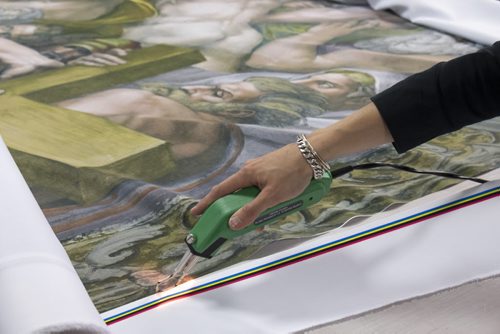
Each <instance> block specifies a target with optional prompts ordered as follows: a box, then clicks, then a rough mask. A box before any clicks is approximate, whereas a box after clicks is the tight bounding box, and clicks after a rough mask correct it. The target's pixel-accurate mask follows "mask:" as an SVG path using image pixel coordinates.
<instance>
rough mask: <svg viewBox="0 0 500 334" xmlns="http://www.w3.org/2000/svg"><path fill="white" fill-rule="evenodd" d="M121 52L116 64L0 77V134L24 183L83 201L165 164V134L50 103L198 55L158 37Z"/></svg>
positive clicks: (162, 170) (168, 161)
mask: <svg viewBox="0 0 500 334" xmlns="http://www.w3.org/2000/svg"><path fill="white" fill-rule="evenodd" d="M125 60H126V61H127V63H126V64H123V65H118V66H109V67H84V66H69V67H65V68H61V69H55V70H50V71H44V72H39V73H34V74H31V75H27V76H23V77H20V78H16V79H12V80H9V81H5V82H2V83H0V89H1V91H0V92H1V95H0V135H1V136H2V138H3V139H4V141H5V143H6V144H7V146H8V147H9V149H10V152H11V153H12V155H13V157H14V158H15V160H16V163H17V164H18V167H19V168H20V170H21V172H22V173H23V176H24V177H25V179H26V180H27V182H28V183H29V184H30V185H32V186H33V185H35V186H41V187H48V188H49V189H52V190H54V191H57V192H58V193H61V194H64V195H65V196H67V197H68V198H70V199H73V200H75V201H78V202H89V201H93V200H96V199H98V198H100V197H102V196H103V195H105V194H106V193H107V192H108V191H109V190H110V189H111V188H113V187H114V186H115V185H116V184H117V183H118V182H120V181H121V180H124V179H142V180H154V179H157V178H159V177H161V176H164V175H165V174H167V173H168V172H169V171H170V170H172V168H173V167H174V162H173V160H172V158H171V153H170V151H169V144H168V143H167V142H165V141H163V140H160V139H157V138H153V137H150V136H148V135H145V134H142V133H139V132H136V131H133V130H130V129H128V128H125V127H122V126H120V125H117V124H114V123H112V122H110V121H108V120H105V119H103V118H100V117H97V116H94V115H90V114H86V113H81V112H77V111H73V110H68V109H64V108H60V107H56V106H53V105H50V103H54V102H58V101H61V100H65V99H69V98H73V97H77V96H81V95H84V94H89V93H93V92H96V91H100V90H103V89H106V88H109V87H112V86H114V85H117V84H123V83H128V82H132V81H135V80H139V79H142V78H146V77H151V76H154V75H157V74H160V73H164V72H168V71H171V70H175V69H179V68H182V67H185V66H189V65H192V64H195V63H198V62H200V61H202V60H204V58H203V56H202V55H201V54H200V53H199V52H198V51H196V50H193V49H188V48H180V47H172V46H166V45H159V46H154V47H150V48H145V49H140V50H136V51H133V52H131V53H130V54H129V55H128V56H127V57H125Z"/></svg>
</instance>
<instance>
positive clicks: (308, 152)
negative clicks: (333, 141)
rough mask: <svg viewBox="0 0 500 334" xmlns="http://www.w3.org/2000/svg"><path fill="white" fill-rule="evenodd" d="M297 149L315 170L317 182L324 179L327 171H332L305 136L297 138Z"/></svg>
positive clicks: (301, 135) (314, 175) (314, 174)
mask: <svg viewBox="0 0 500 334" xmlns="http://www.w3.org/2000/svg"><path fill="white" fill-rule="evenodd" d="M297 147H298V148H299V151H300V153H301V154H302V156H303V157H304V159H305V160H306V161H307V163H308V164H309V166H310V167H311V169H312V170H313V177H314V179H315V180H317V179H320V178H322V177H323V174H324V173H325V171H330V165H329V164H328V163H326V162H325V161H324V160H323V159H321V157H320V156H319V155H318V153H316V151H315V150H314V148H313V147H312V145H311V143H309V141H308V140H307V138H306V136H305V135H304V134H300V135H299V136H298V137H297Z"/></svg>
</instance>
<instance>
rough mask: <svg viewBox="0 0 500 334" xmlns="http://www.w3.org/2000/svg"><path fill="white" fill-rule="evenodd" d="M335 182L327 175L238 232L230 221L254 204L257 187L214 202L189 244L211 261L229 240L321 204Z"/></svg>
mask: <svg viewBox="0 0 500 334" xmlns="http://www.w3.org/2000/svg"><path fill="white" fill-rule="evenodd" d="M331 182H332V176H331V175H330V173H328V172H325V174H324V175H323V177H322V178H321V179H318V180H312V181H311V183H310V184H309V186H307V188H306V189H305V190H304V191H303V192H302V194H300V195H299V196H297V197H295V198H293V199H290V200H288V201H286V202H283V203H280V204H278V205H276V206H274V207H272V208H270V209H267V210H266V211H264V212H263V213H262V214H261V215H260V216H259V217H258V218H257V219H256V220H255V222H254V223H252V224H250V225H248V226H247V227H245V228H244V229H241V230H236V231H235V230H232V229H231V228H230V227H229V224H228V222H229V218H231V216H232V215H233V214H234V213H235V212H236V211H238V210H239V209H240V208H241V207H243V206H244V205H245V204H247V203H249V202H250V201H252V200H253V199H254V198H255V197H256V196H257V195H258V194H259V191H260V190H259V189H258V188H257V187H248V188H243V189H240V190H238V191H236V192H234V193H232V194H230V195H227V196H224V197H221V198H219V199H218V200H216V201H215V202H214V203H212V204H211V205H210V206H209V207H208V208H207V209H206V210H205V212H204V213H203V215H202V216H201V218H200V220H199V221H198V222H197V223H196V225H195V226H194V228H193V229H192V230H191V232H190V233H189V234H188V237H187V238H186V243H187V244H188V247H189V248H190V250H191V252H192V253H193V254H195V255H198V256H203V257H207V258H209V257H211V256H212V254H213V253H214V252H215V251H216V250H217V249H218V248H219V247H220V246H221V245H222V244H223V243H224V242H225V241H226V240H230V239H233V238H235V237H238V236H241V235H243V234H245V233H248V232H250V231H253V230H255V229H256V228H258V227H261V226H265V225H269V224H271V223H274V222H275V221H277V220H278V219H280V218H282V217H284V216H286V215H289V214H291V213H293V212H296V211H299V210H302V209H304V208H306V207H308V206H310V205H312V204H314V203H317V202H319V201H320V200H321V199H322V198H323V196H324V195H325V194H326V193H328V191H329V190H330V184H331Z"/></svg>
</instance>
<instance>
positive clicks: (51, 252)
mask: <svg viewBox="0 0 500 334" xmlns="http://www.w3.org/2000/svg"><path fill="white" fill-rule="evenodd" d="M0 189H1V191H0V334H28V333H30V334H31V333H80V334H83V333H88V334H91V333H109V331H108V329H107V326H106V324H105V323H104V321H103V320H102V318H101V317H100V315H99V313H98V312H97V310H96V308H95V306H94V305H93V303H92V301H91V300H90V297H89V296H88V294H87V292H86V290H85V287H84V286H83V284H82V282H81V280H80V278H79V277H78V275H77V273H76V271H75V269H74V268H73V266H72V265H71V261H70V259H69V258H68V255H67V254H66V252H65V250H64V248H63V247H62V245H61V244H60V243H59V240H58V239H57V238H56V236H55V234H54V233H53V231H52V229H51V228H50V226H49V224H48V222H47V220H46V219H45V217H44V215H43V213H42V211H41V209H40V208H39V206H38V204H37V202H36V201H35V199H34V197H33V195H32V194H31V192H30V189H29V188H28V185H27V184H26V182H25V181H24V179H23V177H22V175H21V173H20V172H19V170H18V168H17V166H16V164H15V163H14V160H13V159H12V157H11V156H10V153H9V151H8V150H7V147H6V146H5V144H4V142H3V141H2V140H1V138H0Z"/></svg>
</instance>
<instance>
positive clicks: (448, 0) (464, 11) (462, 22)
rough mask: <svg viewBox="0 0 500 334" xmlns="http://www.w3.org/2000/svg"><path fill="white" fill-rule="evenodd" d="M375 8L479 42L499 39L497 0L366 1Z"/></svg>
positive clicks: (498, 3) (492, 41)
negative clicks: (390, 11)
mask: <svg viewBox="0 0 500 334" xmlns="http://www.w3.org/2000/svg"><path fill="white" fill-rule="evenodd" d="M368 2H369V3H370V5H371V7H372V8H373V9H376V10H385V9H391V10H393V11H394V12H396V13H397V14H398V15H400V16H402V17H404V18H406V19H408V20H410V21H412V22H414V23H416V24H421V25H423V26H426V27H431V28H434V29H438V30H441V31H444V32H448V33H451V34H453V35H456V36H461V37H464V38H467V39H469V40H471V41H474V42H477V43H481V44H488V45H489V44H493V43H494V42H496V41H497V40H499V39H500V25H499V24H498V18H499V17H500V1H497V0H410V1H408V0H368Z"/></svg>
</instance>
